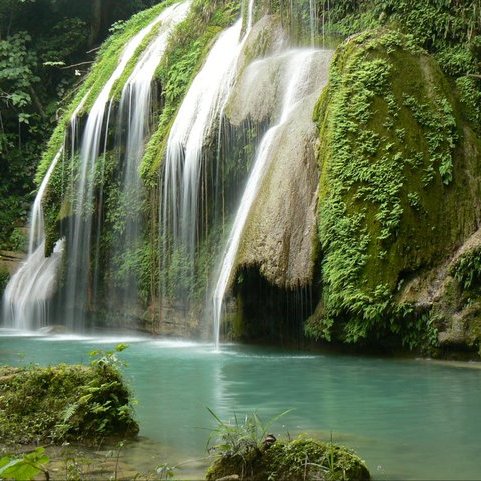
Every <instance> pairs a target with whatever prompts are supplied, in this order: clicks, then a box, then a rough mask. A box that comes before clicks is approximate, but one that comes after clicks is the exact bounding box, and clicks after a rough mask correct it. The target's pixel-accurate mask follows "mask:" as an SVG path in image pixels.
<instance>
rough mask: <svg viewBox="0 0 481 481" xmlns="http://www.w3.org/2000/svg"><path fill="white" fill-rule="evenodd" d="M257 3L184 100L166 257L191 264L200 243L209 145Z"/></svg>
mask: <svg viewBox="0 0 481 481" xmlns="http://www.w3.org/2000/svg"><path fill="white" fill-rule="evenodd" d="M253 9H254V0H249V3H248V12H247V24H246V29H245V32H244V35H242V36H241V32H242V19H239V20H238V21H237V22H236V23H235V24H234V25H233V26H232V27H230V28H228V29H227V30H225V31H224V32H222V33H221V35H220V36H219V38H218V39H217V41H216V42H215V44H214V46H213V47H212V49H211V51H210V53H209V55H208V56H207V59H206V61H205V63H204V66H203V67H202V69H201V71H200V72H199V73H198V74H197V76H196V77H195V79H194V81H193V82H192V85H191V87H190V89H189V91H188V93H187V95H186V96H185V98H184V100H183V102H182V105H181V107H180V109H179V112H178V114H177V117H176V119H175V121H174V124H173V126H172V129H171V131H170V135H169V139H168V143H167V156H166V161H165V169H164V184H163V185H164V192H163V200H162V206H163V207H162V209H161V222H160V225H161V228H162V229H163V235H164V243H163V251H164V253H163V256H162V257H163V258H167V257H168V256H169V253H170V255H172V252H175V251H177V255H184V256H185V257H186V258H187V263H188V264H190V269H193V257H194V251H195V245H196V233H197V223H198V211H199V207H198V200H199V188H200V179H201V170H202V160H203V153H204V152H203V151H204V146H205V143H206V140H207V139H209V136H210V135H212V134H213V131H214V129H215V127H216V125H217V123H218V122H219V121H220V117H221V113H222V111H223V108H224V107H225V104H226V100H227V98H228V96H229V92H230V89H231V87H232V84H233V80H234V77H235V72H236V67H237V63H238V59H239V55H240V52H241V50H242V47H243V45H244V42H245V40H246V39H247V37H248V35H249V33H250V31H251V28H252V23H253ZM167 235H170V236H171V243H172V245H169V242H168V241H167V238H166V236H167ZM164 269H165V266H164ZM183 294H185V293H183Z"/></svg>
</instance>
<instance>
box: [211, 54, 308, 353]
mask: <svg viewBox="0 0 481 481" xmlns="http://www.w3.org/2000/svg"><path fill="white" fill-rule="evenodd" d="M316 52H317V51H316V50H298V51H294V52H288V53H287V54H284V55H287V56H288V59H289V60H288V62H287V65H286V70H285V71H286V75H285V77H286V78H285V81H286V82H285V84H284V91H283V96H282V103H281V115H280V118H279V121H278V123H277V124H276V125H274V126H273V127H271V128H270V129H269V130H268V131H267V132H266V133H265V135H264V137H263V139H262V141H261V143H260V145H259V147H258V150H257V154H256V158H255V161H254V165H253V167H252V171H251V173H250V176H249V179H248V181H247V184H246V188H245V190H244V193H243V195H242V198H241V201H240V205H239V209H238V211H237V214H236V216H235V220H234V224H233V227H232V230H231V232H230V235H229V239H228V241H227V245H226V248H225V250H224V255H223V260H222V263H221V268H220V271H219V272H220V273H219V276H218V280H217V283H216V287H215V291H214V295H213V316H214V343H215V348H216V349H218V347H219V337H220V322H221V317H222V308H223V302H224V296H225V293H226V290H227V288H228V286H229V281H230V278H231V276H232V271H233V268H234V265H235V260H236V256H237V251H238V248H239V244H240V241H241V238H242V233H243V231H244V227H245V225H246V222H247V218H248V215H249V212H250V210H251V207H252V205H253V203H254V200H255V198H256V195H257V193H258V190H259V186H260V184H261V181H262V178H263V175H264V172H265V170H266V167H267V165H268V163H269V160H270V157H269V154H270V150H271V148H272V146H273V144H274V142H275V141H276V139H277V136H276V134H277V132H278V130H279V129H280V128H281V126H282V125H283V124H284V123H285V122H286V121H287V120H288V118H289V114H290V113H291V112H292V110H293V109H294V107H295V106H296V103H297V102H298V101H299V100H300V95H303V93H304V91H303V89H302V85H303V84H304V83H306V82H308V81H309V76H310V71H311V65H312V62H313V60H314V58H315V54H316Z"/></svg>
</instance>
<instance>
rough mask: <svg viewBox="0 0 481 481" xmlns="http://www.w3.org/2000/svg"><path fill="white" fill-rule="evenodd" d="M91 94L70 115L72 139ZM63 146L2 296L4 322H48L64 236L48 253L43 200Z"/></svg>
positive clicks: (20, 325) (32, 325) (22, 325)
mask: <svg viewBox="0 0 481 481" xmlns="http://www.w3.org/2000/svg"><path fill="white" fill-rule="evenodd" d="M88 95H89V92H87V94H86V95H85V96H84V97H83V98H82V100H81V101H80V102H79V104H78V106H77V108H76V109H75V110H74V112H73V113H72V117H71V119H70V133H71V138H72V142H73V139H74V137H75V135H76V131H77V118H78V114H79V112H80V110H81V109H82V108H83V106H84V105H85V102H86V101H87V97H88ZM64 150H65V149H64V146H62V147H61V148H60V149H59V150H58V152H57V154H56V155H55V157H54V159H53V160H52V162H51V164H50V166H49V168H48V170H47V173H46V174H45V176H44V178H43V180H42V183H41V184H40V188H39V189H38V192H37V195H36V197H35V201H34V203H33V206H32V211H31V214H30V229H29V241H28V255H27V258H26V260H25V262H24V263H23V264H22V265H21V266H20V268H19V270H18V271H17V272H16V273H15V274H14V275H13V276H12V278H11V279H10V282H9V283H8V285H7V287H6V289H5V293H4V296H3V319H4V322H5V323H6V324H7V325H8V326H10V327H13V328H15V329H19V330H35V329H39V328H41V327H43V326H46V325H47V323H48V319H49V303H50V300H51V298H52V296H53V294H54V292H55V288H56V285H57V275H58V270H59V267H60V262H61V260H62V255H63V251H64V246H65V240H64V239H60V240H58V241H57V242H56V244H55V246H54V249H53V252H52V253H51V255H50V256H49V257H46V256H45V241H46V236H45V218H44V213H43V206H42V203H43V200H44V196H45V192H46V190H47V187H48V184H49V182H50V178H51V177H52V174H53V172H54V170H55V168H56V167H57V165H58V163H59V161H60V159H62V158H63V156H64Z"/></svg>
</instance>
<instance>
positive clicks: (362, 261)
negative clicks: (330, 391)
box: [307, 29, 481, 342]
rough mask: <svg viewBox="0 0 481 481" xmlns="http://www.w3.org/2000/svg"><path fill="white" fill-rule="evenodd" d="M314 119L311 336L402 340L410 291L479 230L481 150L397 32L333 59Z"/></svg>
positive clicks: (446, 90)
mask: <svg viewBox="0 0 481 481" xmlns="http://www.w3.org/2000/svg"><path fill="white" fill-rule="evenodd" d="M315 118H316V121H317V123H318V126H319V133H320V134H319V139H320V144H319V150H318V162H319V168H320V169H321V176H320V192H319V203H318V222H319V239H320V241H321V245H322V260H321V262H322V288H323V294H322V299H321V302H320V305H319V307H318V309H317V311H316V314H315V315H314V316H313V317H312V318H311V319H310V321H309V323H308V328H307V330H308V333H310V334H311V335H313V336H314V337H324V338H328V339H329V338H331V337H333V336H335V337H337V338H340V339H342V340H344V341H348V342H356V341H358V340H360V339H363V338H380V337H382V336H385V335H386V333H391V334H398V335H399V334H400V333H402V331H403V323H404V322H405V319H406V315H405V313H406V312H407V311H410V309H409V308H408V307H407V306H404V305H400V304H399V303H398V296H399V292H400V290H401V289H402V287H403V284H405V283H406V282H408V281H409V280H411V279H412V277H413V276H416V275H419V274H420V273H422V272H424V271H425V270H427V269H430V268H431V267H433V266H435V265H438V264H440V263H442V262H443V261H444V259H446V258H449V257H450V256H451V255H452V254H453V252H454V251H455V250H456V248H457V247H459V246H460V245H461V244H462V243H463V241H465V240H466V239H467V238H468V237H469V236H470V235H471V234H472V233H473V232H474V231H475V230H476V228H477V223H478V212H479V210H480V201H479V199H480V193H481V182H480V181H481V176H480V174H481V155H480V152H481V148H480V145H481V144H480V142H479V139H478V138H477V137H476V135H475V134H474V132H473V130H472V129H471V128H470V126H469V124H468V123H467V122H466V121H465V120H464V119H463V115H462V111H461V108H460V106H459V102H458V100H457V97H456V93H455V89H454V88H453V84H452V83H451V82H450V80H449V79H448V78H447V77H446V76H445V75H444V74H443V73H442V71H441V69H440V67H439V66H438V64H437V62H436V61H435V60H434V59H433V58H432V57H431V56H430V55H428V54H427V53H426V52H425V51H424V50H422V49H420V48H419V47H417V46H416V45H415V43H414V41H413V40H412V38H411V37H409V36H405V35H403V34H401V33H399V32H397V31H393V30H389V29H381V30H375V31H368V32H364V33H362V34H360V35H357V36H354V37H351V38H349V39H348V40H346V41H345V42H344V43H343V44H342V45H341V46H340V47H339V48H338V49H337V51H336V54H335V58H334V61H333V64H332V67H331V72H330V80H329V85H328V87H327V89H326V90H325V91H324V93H323V95H322V97H321V98H320V100H319V102H318V105H317V107H316V111H315ZM419 337H421V336H419Z"/></svg>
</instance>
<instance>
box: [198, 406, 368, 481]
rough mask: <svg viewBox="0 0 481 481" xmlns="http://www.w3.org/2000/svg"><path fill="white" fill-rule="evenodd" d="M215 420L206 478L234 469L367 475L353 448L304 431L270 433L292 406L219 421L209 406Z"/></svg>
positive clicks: (277, 479) (274, 475)
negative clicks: (284, 436)
mask: <svg viewBox="0 0 481 481" xmlns="http://www.w3.org/2000/svg"><path fill="white" fill-rule="evenodd" d="M209 411H210V413H211V414H212V415H213V417H214V418H215V420H216V422H217V427H216V428H215V429H214V430H213V431H212V433H211V436H210V438H209V442H212V441H213V443H212V445H211V447H210V449H209V451H210V453H211V454H213V455H214V456H215V459H214V462H213V464H212V465H211V466H210V468H209V469H208V471H207V475H206V479H207V481H215V480H216V479H221V478H223V477H228V476H233V475H237V476H239V478H240V479H242V480H246V481H247V480H248V481H265V480H270V481H298V480H299V481H309V480H326V481H335V480H336V481H337V480H340V481H356V480H359V481H361V480H369V479H370V475H369V471H368V470H367V468H366V465H365V463H364V461H363V460H361V459H360V458H359V457H358V456H357V455H356V454H354V452H353V451H351V450H349V449H347V448H344V447H342V446H338V445H336V444H333V443H332V442H331V443H326V442H320V441H316V440H314V439H310V438H307V437H304V436H302V435H301V436H299V437H298V438H296V439H293V440H291V439H289V440H277V439H276V438H275V436H274V435H272V434H269V431H270V429H271V428H272V425H273V424H274V423H275V422H276V421H277V420H279V418H281V417H282V416H284V415H285V414H287V413H288V412H290V411H285V412H283V413H281V414H280V415H278V416H275V417H274V418H272V419H270V420H269V421H267V422H264V421H262V420H261V418H260V417H259V415H258V414H257V413H255V412H254V413H250V414H248V415H246V416H245V417H244V418H243V419H239V418H238V417H237V416H234V420H233V421H232V420H231V421H222V420H221V419H219V417H218V416H217V415H215V414H214V413H213V412H212V411H211V410H209Z"/></svg>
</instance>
